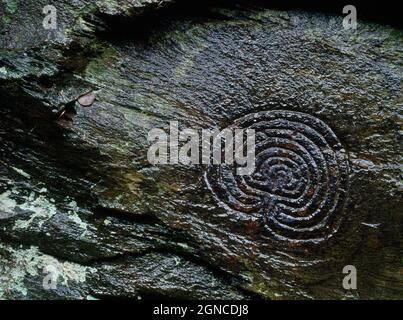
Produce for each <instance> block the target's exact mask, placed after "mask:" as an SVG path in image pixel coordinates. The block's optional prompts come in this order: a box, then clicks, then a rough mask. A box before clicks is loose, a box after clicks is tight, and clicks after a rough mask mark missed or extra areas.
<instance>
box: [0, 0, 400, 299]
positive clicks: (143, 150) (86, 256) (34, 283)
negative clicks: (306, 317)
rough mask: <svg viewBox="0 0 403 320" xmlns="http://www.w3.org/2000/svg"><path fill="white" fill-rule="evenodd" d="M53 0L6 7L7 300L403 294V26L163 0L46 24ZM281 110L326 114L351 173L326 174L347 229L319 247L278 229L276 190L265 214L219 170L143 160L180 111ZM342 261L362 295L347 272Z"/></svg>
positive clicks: (75, 5) (212, 114) (1, 62)
mask: <svg viewBox="0 0 403 320" xmlns="http://www.w3.org/2000/svg"><path fill="white" fill-rule="evenodd" d="M45 2H46V1H35V2H33V1H32V2H31V1H23V0H20V1H11V0H7V1H3V2H2V4H0V11H2V12H4V14H3V15H2V22H0V23H2V28H1V30H2V31H1V32H2V37H1V39H0V48H1V50H0V95H1V100H0V123H1V125H0V154H1V158H0V173H1V174H0V230H1V232H0V238H1V242H2V244H1V246H0V271H1V273H0V297H1V298H21V299H23V298H27V299H29V298H82V299H86V298H88V299H91V298H103V297H130V298H137V297H138V296H140V297H145V298H147V297H148V298H152V297H177V298H252V297H261V298H265V299H284V298H335V299H336V298H337V299H339V298H394V299H397V298H401V297H402V296H403V286H402V284H403V281H402V280H403V275H402V264H401V253H402V249H403V248H402V237H401V234H402V231H403V230H402V225H403V224H402V213H401V204H402V189H403V185H402V164H401V162H402V159H401V154H402V149H401V148H402V147H401V141H402V131H401V124H402V97H401V92H402V87H401V85H402V71H403V70H402V40H403V37H402V32H401V31H399V30H397V29H394V28H392V27H388V26H383V25H380V24H377V23H371V22H361V23H360V24H359V28H358V29H357V30H356V31H346V30H344V29H343V28H342V23H341V21H342V17H340V16H334V15H327V14H324V13H312V12H303V11H277V10H272V9H270V8H264V7H258V6H248V5H233V6H218V5H217V6H213V7H211V8H209V9H206V10H203V11H200V10H196V12H187V13H186V14H181V13H178V12H180V10H175V9H173V10H169V9H168V11H166V12H165V11H164V12H165V13H166V14H161V15H157V16H154V14H156V13H152V14H150V13H147V12H144V9H145V10H146V11H147V8H150V9H151V8H153V9H155V8H156V7H158V5H159V4H160V3H161V4H163V3H162V2H161V1H147V2H146V1H144V2H139V1H123V2H122V3H123V5H119V6H117V5H116V3H117V2H115V1H95V2H92V1H91V4H88V2H89V1H67V0H66V1H61V2H60V4H58V5H57V7H58V16H59V17H60V27H59V28H58V30H56V31H50V32H47V31H44V30H41V28H40V26H41V20H42V19H43V15H41V10H40V8H42V5H44V4H45ZM164 2H165V1H164ZM119 3H120V1H119ZM141 3H143V5H140V4H141ZM17 5H24V7H25V8H27V11H25V12H24V13H21V14H18V15H17V14H15V12H16V9H15V8H17V7H16V6H17ZM149 5H151V6H150V7H149ZM139 8H140V9H141V10H138V9H139ZM33 12H35V14H34V13H33ZM144 15H145V18H144ZM14 17H15V19H14ZM150 18H153V21H155V23H153V24H151V25H150V24H147V27H146V28H144V27H143V29H141V31H136V32H133V33H131V32H127V30H137V29H136V28H139V26H141V24H140V23H139V21H141V23H144V20H149V19H150ZM33 25H36V27H33ZM38 25H39V26H38ZM73 26H74V27H73ZM90 91H93V92H95V95H96V101H95V102H94V104H93V105H92V106H91V107H87V108H83V107H82V106H80V104H79V103H78V102H77V101H76V100H77V99H78V98H79V97H80V96H82V95H84V94H87V93H88V92H90ZM273 110H287V111H286V113H288V114H291V115H293V116H292V117H294V115H296V114H298V112H302V113H303V114H306V115H309V117H311V118H312V119H314V120H312V121H313V122H315V121H323V122H324V123H325V124H326V126H327V127H328V128H329V130H331V132H332V133H333V134H334V135H335V137H337V141H338V142H339V143H340V146H331V148H329V150H328V151H329V152H334V154H335V155H336V157H337V159H341V158H340V157H342V161H347V164H346V168H348V177H345V179H344V178H343V179H342V180H343V181H344V180H345V181H348V183H347V182H346V183H343V184H342V185H340V184H333V182H332V183H330V182H328V185H327V186H335V188H336V189H337V190H336V192H341V191H340V190H342V191H343V193H345V195H346V202H345V204H343V208H342V209H338V210H337V211H336V215H337V217H339V215H341V216H342V219H340V220H341V222H340V225H338V227H337V229H335V232H334V234H331V236H330V237H329V238H326V239H324V241H320V242H319V243H316V242H304V241H300V240H301V239H303V237H304V235H302V236H298V237H296V238H294V241H283V240H282V239H279V238H278V237H275V236H273V233H270V232H268V230H267V228H266V227H265V226H267V223H266V222H267V221H266V222H265V221H264V219H263V217H264V216H265V215H270V213H271V211H273V212H275V210H279V209H278V208H279V206H278V203H277V202H276V203H271V202H270V199H269V200H267V198H262V199H259V201H260V202H259V203H260V206H261V207H263V208H269V209H265V210H266V211H264V212H261V211H259V210H257V209H256V207H254V208H253V209H251V210H252V211H251V212H250V214H245V212H243V211H244V210H243V209H242V207H241V209H240V208H235V209H234V208H229V207H228V206H223V205H222V203H223V202H224V203H225V201H224V200H223V199H225V198H222V196H221V193H220V192H219V195H218V196H217V194H216V193H215V192H216V190H212V189H210V188H209V183H208V180H206V172H208V170H209V168H207V167H206V166H201V165H194V166H185V165H174V166H152V165H150V164H149V163H148V161H147V150H148V147H149V145H150V143H149V142H148V141H147V134H148V132H149V130H150V129H152V128H163V129H167V128H168V126H169V121H171V120H177V121H178V122H179V126H180V128H187V127H195V128H199V129H201V128H220V129H223V128H225V127H228V126H231V125H233V124H234V123H237V121H239V120H236V119H242V118H243V117H245V116H248V115H250V114H254V113H258V114H260V115H261V114H262V112H272V111H273ZM282 112H283V111H282ZM259 117H261V116H259ZM315 119H318V120H315ZM312 125H313V124H312ZM287 126H288V124H287ZM271 128H272V125H268V126H266V127H264V128H263V129H264V130H267V129H271ZM281 130H283V129H281ZM297 131H298V130H297ZM318 132H320V130H319V131H318ZM263 133H264V132H263ZM266 133H267V132H266ZM332 141H333V140H332ZM335 141H336V140H335ZM315 145H318V142H315ZM321 150H322V151H323V150H327V149H321ZM325 154H326V153H325ZM319 158H320V155H318V158H317V160H318V161H319V162H320V161H322V160H320V159H319ZM329 159H330V158H329ZM337 161H339V160H337ZM329 167H330V168H331V167H332V166H331V165H330V166H329ZM335 175H336V174H335V173H334V172H333V171H330V173H329V174H328V176H329V177H330V178H329V179H332V178H334V177H335ZM220 179H222V180H220ZM217 181H218V183H221V184H223V183H224V187H225V188H229V189H230V190H232V191H233V190H234V186H233V185H231V184H225V181H226V180H225V179H223V176H220V175H218V180H217ZM223 181H224V182H223ZM329 181H330V180H329ZM329 190H330V191H326V192H331V190H333V189H332V188H329ZM232 191H231V192H232ZM262 201H263V204H262ZM265 201H266V202H265ZM270 208H273V209H272V210H270ZM300 213H301V214H302V215H304V214H306V213H303V212H300ZM300 227H301V226H300V225H298V224H297V225H296V230H297V231H298V229H299V228H300ZM281 228H282V227H281ZM280 231H281V230H280ZM47 265H53V266H55V267H56V268H57V270H59V272H60V276H59V279H58V286H57V289H56V290H45V289H44V288H43V285H42V283H43V278H44V275H46V274H44V272H43V268H44V267H46V266H47ZM345 265H354V266H356V267H357V270H358V274H359V278H358V290H357V291H345V290H344V289H343V287H342V285H341V282H342V278H343V276H344V275H343V274H342V269H343V267H344V266H345Z"/></svg>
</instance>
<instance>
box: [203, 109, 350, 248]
mask: <svg viewBox="0 0 403 320" xmlns="http://www.w3.org/2000/svg"><path fill="white" fill-rule="evenodd" d="M229 128H230V129H254V130H255V133H256V157H255V160H256V163H255V171H254V172H253V174H251V175H249V176H240V175H237V174H236V169H237V164H234V165H232V166H230V165H209V167H208V169H207V172H206V181H207V184H208V186H209V188H210V189H211V191H212V192H213V194H214V195H215V197H216V199H217V201H218V202H219V204H220V205H222V206H224V207H225V208H226V209H227V211H228V212H232V213H234V214H236V216H237V217H242V218H243V219H247V218H248V217H254V218H256V217H259V218H261V220H262V222H263V223H264V226H265V229H266V230H267V231H268V232H269V234H270V235H271V237H272V238H273V239H276V240H283V241H290V242H310V243H318V242H321V241H323V240H326V239H328V238H329V237H330V236H332V235H333V234H334V233H335V232H336V231H337V229H338V226H339V224H340V221H341V219H342V216H343V209H344V204H345V202H346V196H347V185H348V171H349V169H348V162H347V155H346V153H345V152H344V150H343V149H342V147H341V144H340V142H339V140H338V138H337V137H336V135H335V134H334V132H333V131H332V130H331V129H330V128H329V127H328V126H327V125H326V124H325V123H324V122H323V121H321V120H319V119H317V118H316V117H313V116H311V115H308V114H304V113H301V112H295V111H283V110H276V111H267V112H258V113H253V114H250V115H247V116H245V117H243V118H240V119H238V120H236V121H235V123H234V124H233V125H231V126H230V127H229Z"/></svg>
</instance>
